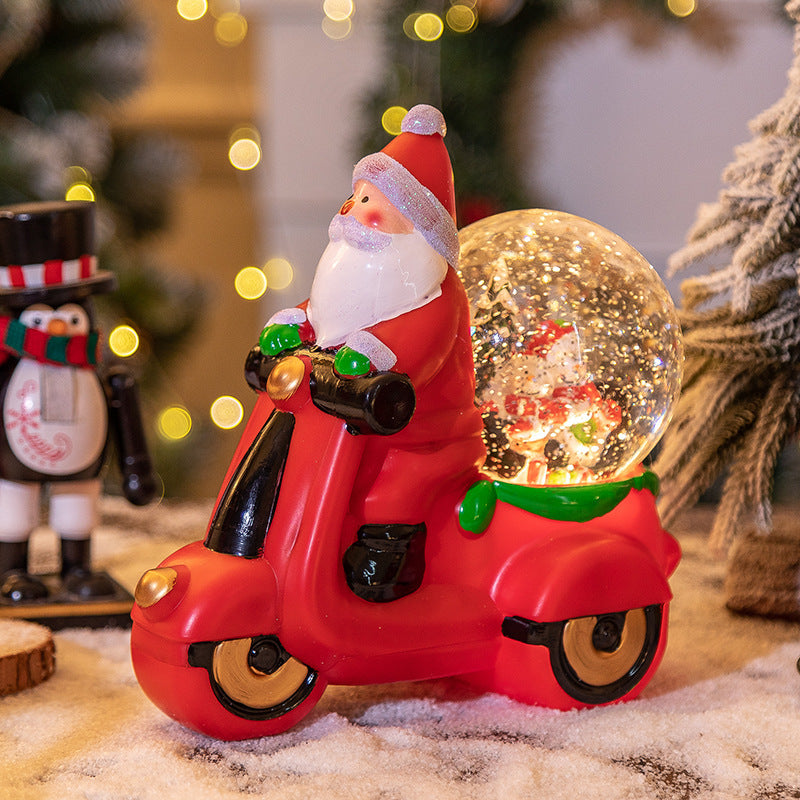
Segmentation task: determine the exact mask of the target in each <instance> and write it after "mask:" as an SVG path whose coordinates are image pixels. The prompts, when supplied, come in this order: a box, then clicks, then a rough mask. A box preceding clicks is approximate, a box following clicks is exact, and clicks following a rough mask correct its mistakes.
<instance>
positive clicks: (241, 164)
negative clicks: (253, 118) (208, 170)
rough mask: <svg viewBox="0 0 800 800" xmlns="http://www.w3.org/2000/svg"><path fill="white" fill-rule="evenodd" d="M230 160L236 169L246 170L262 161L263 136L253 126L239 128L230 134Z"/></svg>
mask: <svg viewBox="0 0 800 800" xmlns="http://www.w3.org/2000/svg"><path fill="white" fill-rule="evenodd" d="M228 160H229V161H230V162H231V164H232V165H233V166H234V167H236V169H238V170H241V171H242V172H246V171H248V170H251V169H253V168H254V167H256V166H258V164H259V162H260V161H261V137H260V136H259V134H258V131H257V130H256V129H255V128H253V127H252V126H249V125H248V126H244V127H241V128H237V129H236V130H235V131H234V132H233V133H232V134H231V136H230V147H229V149H228Z"/></svg>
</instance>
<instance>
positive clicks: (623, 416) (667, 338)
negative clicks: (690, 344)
mask: <svg viewBox="0 0 800 800" xmlns="http://www.w3.org/2000/svg"><path fill="white" fill-rule="evenodd" d="M459 238H460V242H461V258H460V272H461V275H462V279H463V281H464V284H465V286H466V289H467V295H468V297H469V300H470V305H471V309H472V317H473V331H472V338H473V343H474V351H475V367H476V398H477V402H478V404H479V406H480V408H481V410H482V412H483V416H484V422H485V426H486V429H485V439H486V444H487V448H488V453H489V454H488V458H487V462H486V469H487V470H488V471H489V472H490V473H492V474H493V475H494V476H496V477H497V478H500V479H502V480H505V481H512V482H515V483H523V484H530V485H542V484H583V483H594V482H598V481H608V480H617V479H621V478H624V477H626V476H628V475H629V474H631V473H632V472H634V471H635V470H636V469H638V465H639V463H640V462H641V460H642V459H643V458H644V457H645V456H646V455H647V454H648V453H649V452H650V450H651V449H652V448H653V447H654V446H655V444H656V443H657V441H658V439H659V437H660V436H661V434H662V433H663V431H664V429H665V427H666V425H667V423H668V422H669V419H670V415H671V412H672V408H673V406H674V403H675V401H676V400H677V397H678V393H679V391H680V382H681V364H682V355H683V354H682V346H681V339H680V327H679V323H678V319H677V315H676V313H675V307H674V305H673V302H672V300H671V298H670V296H669V293H668V292H667V289H666V287H665V286H664V284H663V283H662V281H661V279H660V278H659V276H658V274H657V273H656V271H655V270H654V269H653V267H652V266H650V264H649V263H648V262H647V260H646V259H645V258H644V257H643V256H642V255H641V254H640V253H639V252H638V251H636V250H635V249H634V248H633V247H631V246H630V245H629V244H627V243H626V242H624V241H623V240H622V239H620V238H619V237H618V236H616V235H615V234H613V233H611V232H610V231H608V230H606V229H605V228H603V227H601V226H599V225H597V224H595V223H593V222H589V221H588V220H585V219H582V218H580V217H577V216H574V215H571V214H566V213H563V212H558V211H552V210H542V209H529V210H524V211H511V212H508V213H505V214H498V215H496V216H493V217H490V218H488V219H485V220H481V221H479V222H476V223H474V224H472V225H470V226H468V227H466V228H464V229H463V230H462V231H461V234H460V237H459Z"/></svg>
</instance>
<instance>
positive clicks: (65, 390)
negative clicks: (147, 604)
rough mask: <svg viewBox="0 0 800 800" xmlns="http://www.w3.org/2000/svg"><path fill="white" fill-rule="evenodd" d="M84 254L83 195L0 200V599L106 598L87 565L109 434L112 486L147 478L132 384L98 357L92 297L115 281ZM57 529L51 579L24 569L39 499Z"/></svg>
mask: <svg viewBox="0 0 800 800" xmlns="http://www.w3.org/2000/svg"><path fill="white" fill-rule="evenodd" d="M114 285H115V279H114V276H113V275H112V274H111V273H109V272H106V271H101V270H98V268H97V258H96V256H95V255H94V205H93V204H92V203H82V202H47V203H30V204H26V205H17V206H7V207H5V208H0V408H1V409H2V418H3V425H2V429H1V430H0V602H2V603H3V604H4V606H5V607H9V606H24V605H26V604H31V605H36V604H37V603H42V602H45V601H48V600H52V599H53V596H54V595H58V597H59V598H64V597H67V598H68V597H72V598H80V599H82V600H88V599H94V598H104V597H109V596H112V595H113V594H114V593H115V590H116V586H117V585H116V584H115V582H114V581H113V580H112V579H111V578H110V577H109V576H108V575H107V574H106V573H103V572H95V571H93V570H92V565H91V554H90V541H91V534H92V530H93V528H94V527H95V526H96V524H97V503H98V498H99V495H100V491H101V481H100V472H101V469H102V468H103V465H104V463H105V457H106V451H107V443H108V439H109V434H110V433H113V435H114V438H115V440H116V449H117V453H118V457H119V465H120V471H121V473H122V484H123V487H122V488H123V492H124V494H125V496H126V497H127V499H128V500H129V501H131V502H132V503H135V504H138V505H142V504H145V503H148V502H150V500H151V499H152V498H153V497H154V495H155V486H156V482H155V477H154V473H153V468H152V464H151V460H150V457H149V454H148V451H147V447H146V443H145V437H144V432H143V428H142V423H141V418H140V415H139V407H138V395H137V390H136V385H135V383H134V381H133V379H132V377H131V376H130V375H129V374H128V372H127V371H126V370H124V369H122V368H121V367H108V368H105V369H103V367H102V365H101V364H100V363H99V346H98V332H97V330H96V329H95V326H94V320H93V309H92V305H91V299H92V295H93V294H96V293H99V292H108V291H110V290H112V289H113V288H114ZM45 505H46V506H47V507H48V508H49V516H48V523H49V525H50V527H51V528H52V529H53V530H54V531H55V533H56V534H57V535H58V537H59V539H60V544H61V569H60V576H59V580H58V586H57V588H55V589H54V588H53V584H52V583H48V582H47V581H45V580H44V577H45V576H41V575H36V574H33V573H32V572H31V571H30V569H29V564H28V542H29V538H30V535H31V532H32V531H33V529H34V528H35V527H37V525H38V524H39V519H40V508H41V507H42V506H45Z"/></svg>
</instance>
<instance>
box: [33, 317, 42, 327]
mask: <svg viewBox="0 0 800 800" xmlns="http://www.w3.org/2000/svg"><path fill="white" fill-rule="evenodd" d="M33 324H34V325H41V324H42V318H41V317H34V318H33Z"/></svg>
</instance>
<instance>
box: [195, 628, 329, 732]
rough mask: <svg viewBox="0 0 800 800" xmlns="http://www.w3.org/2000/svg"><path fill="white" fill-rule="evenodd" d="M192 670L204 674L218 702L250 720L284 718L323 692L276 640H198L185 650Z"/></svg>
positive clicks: (310, 672) (310, 671)
mask: <svg viewBox="0 0 800 800" xmlns="http://www.w3.org/2000/svg"><path fill="white" fill-rule="evenodd" d="M189 663H190V665H191V666H197V667H204V668H205V669H206V670H207V671H208V676H209V680H210V682H211V688H212V689H213V691H214V695H215V696H216V698H217V700H219V702H220V703H221V704H222V705H223V706H224V707H225V708H226V709H228V711H230V712H231V713H233V714H235V715H236V716H238V717H242V718H243V719H249V720H270V719H277V718H279V717H282V716H284V715H285V714H288V713H290V712H293V711H294V710H295V709H297V708H298V707H300V706H301V705H302V704H303V703H305V702H306V701H308V700H309V698H312V697H313V702H312V705H313V703H315V702H316V699H317V697H318V696H319V695H320V694H321V691H322V689H324V681H322V680H321V679H320V677H319V675H318V674H317V672H316V671H314V670H313V669H311V668H310V667H308V666H306V665H305V664H303V663H302V662H301V661H298V660H297V659H296V658H293V657H292V656H291V655H290V654H289V653H287V652H286V650H284V648H283V646H282V645H281V643H280V642H279V641H278V639H277V637H275V636H256V637H253V638H246V639H226V640H224V641H221V642H200V643H196V644H193V645H192V646H191V647H190V649H189Z"/></svg>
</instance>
